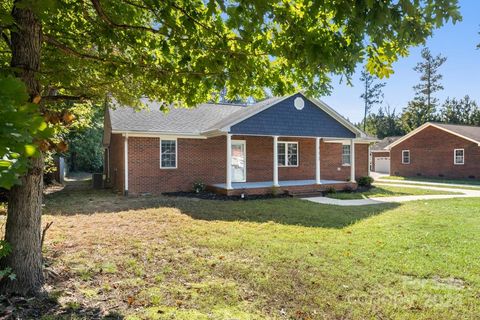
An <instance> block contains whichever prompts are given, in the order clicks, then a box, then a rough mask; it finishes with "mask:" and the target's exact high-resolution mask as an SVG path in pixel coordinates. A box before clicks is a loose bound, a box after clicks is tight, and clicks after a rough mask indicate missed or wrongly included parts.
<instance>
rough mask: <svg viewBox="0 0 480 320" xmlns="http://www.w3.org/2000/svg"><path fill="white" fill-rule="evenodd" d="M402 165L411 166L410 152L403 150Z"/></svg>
mask: <svg viewBox="0 0 480 320" xmlns="http://www.w3.org/2000/svg"><path fill="white" fill-rule="evenodd" d="M402 163H403V164H410V150H402Z"/></svg>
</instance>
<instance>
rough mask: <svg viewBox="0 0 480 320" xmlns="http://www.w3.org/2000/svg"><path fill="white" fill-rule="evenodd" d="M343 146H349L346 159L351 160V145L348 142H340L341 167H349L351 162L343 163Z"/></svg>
mask: <svg viewBox="0 0 480 320" xmlns="http://www.w3.org/2000/svg"><path fill="white" fill-rule="evenodd" d="M343 146H350V154H349V155H348V159H349V161H350V162H351V161H352V160H351V159H352V146H351V145H350V143H342V167H350V166H351V165H352V164H351V163H343Z"/></svg>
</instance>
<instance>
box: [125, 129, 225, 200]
mask: <svg viewBox="0 0 480 320" xmlns="http://www.w3.org/2000/svg"><path fill="white" fill-rule="evenodd" d="M225 143H226V138H225V137H216V138H210V139H178V140H177V146H178V154H177V155H178V159H177V161H178V163H177V168H176V169H161V168H160V139H159V138H138V137H129V138H128V174H129V183H128V189H129V193H130V194H140V193H154V194H155V193H157V194H158V193H162V192H167V191H190V190H192V188H193V183H194V182H195V181H197V180H200V181H202V182H204V183H207V184H211V183H223V182H224V181H225V172H226V147H225Z"/></svg>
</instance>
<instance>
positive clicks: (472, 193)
mask: <svg viewBox="0 0 480 320" xmlns="http://www.w3.org/2000/svg"><path fill="white" fill-rule="evenodd" d="M384 181H385V182H386V181H392V182H395V183H381V182H382V181H379V182H375V185H379V186H381V185H384V186H392V187H402V188H415V189H425V190H437V191H446V192H456V193H458V194H438V195H418V196H395V197H373V198H368V199H354V200H341V199H332V198H328V197H312V198H303V200H307V201H312V202H315V203H321V204H331V205H337V206H365V205H372V204H382V203H391V202H406V201H416V200H433V199H452V198H471V197H480V189H479V190H471V189H461V188H458V187H455V188H447V187H448V186H453V185H450V184H447V183H433V185H432V186H430V185H428V186H417V185H407V184H406V183H411V182H412V181H409V180H402V182H403V183H397V181H393V180H384ZM422 184H423V183H422ZM439 185H441V186H446V187H445V188H443V187H442V188H440V187H438V186H439ZM436 186H437V187H436ZM455 186H456V185H455ZM460 187H470V185H468V186H467V185H460ZM477 187H478V186H477Z"/></svg>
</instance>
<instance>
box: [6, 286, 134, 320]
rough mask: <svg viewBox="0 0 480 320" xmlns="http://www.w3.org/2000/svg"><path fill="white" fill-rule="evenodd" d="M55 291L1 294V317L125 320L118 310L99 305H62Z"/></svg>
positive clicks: (45, 319)
mask: <svg viewBox="0 0 480 320" xmlns="http://www.w3.org/2000/svg"><path fill="white" fill-rule="evenodd" d="M54 295H55V292H53V293H47V292H43V293H40V294H38V295H37V296H35V297H21V296H1V298H0V309H1V310H2V312H3V314H0V317H1V319H42V320H67V319H68V320H70V319H96V320H123V319H125V316H124V315H123V314H121V313H120V312H118V311H116V310H113V309H112V310H106V309H105V308H100V307H97V306H88V305H83V304H80V303H77V302H75V303H74V302H72V303H67V304H66V305H61V304H60V303H59V302H58V300H57V299H56V298H55V296H54Z"/></svg>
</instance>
